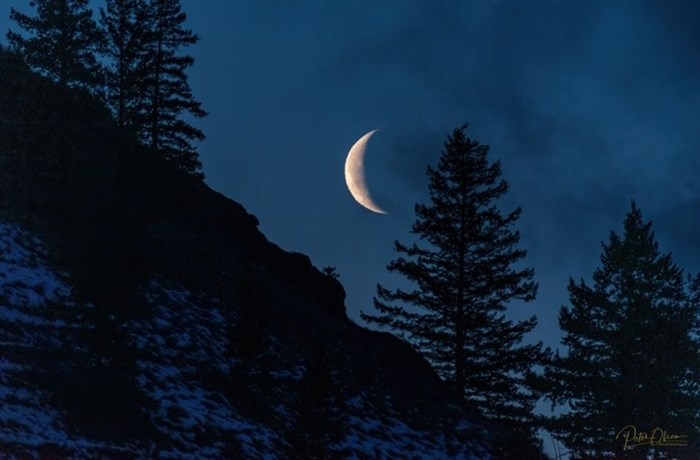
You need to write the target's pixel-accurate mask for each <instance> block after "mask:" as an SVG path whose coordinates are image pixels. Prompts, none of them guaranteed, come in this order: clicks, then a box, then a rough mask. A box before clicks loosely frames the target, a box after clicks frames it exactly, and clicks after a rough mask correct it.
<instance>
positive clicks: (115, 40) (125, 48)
mask: <svg viewBox="0 0 700 460" xmlns="http://www.w3.org/2000/svg"><path fill="white" fill-rule="evenodd" d="M32 5H33V6H35V7H36V16H29V15H26V14H23V13H21V12H19V11H17V10H15V9H14V8H13V9H12V10H11V13H10V17H11V19H12V20H13V21H15V22H16V23H17V25H18V26H19V27H20V29H22V30H23V31H24V32H25V33H24V34H21V33H18V32H14V31H9V32H8V34H7V39H8V42H9V43H10V49H11V50H12V51H14V52H16V53H17V54H18V55H19V56H21V58H22V59H23V60H24V61H25V62H26V63H27V64H28V65H29V66H30V67H31V68H32V69H33V70H35V71H37V72H39V73H40V74H42V75H44V76H46V77H48V78H51V79H52V80H54V81H55V82H57V83H59V84H60V85H62V86H66V87H70V88H82V89H85V90H87V91H89V92H91V93H92V94H94V95H95V96H97V97H99V98H101V99H102V100H103V102H104V103H106V104H107V106H108V107H109V108H110V109H111V112H112V114H113V117H114V119H115V120H116V123H117V125H118V126H119V127H120V128H121V129H122V130H124V131H125V132H127V133H129V134H131V135H132V136H133V137H135V138H137V139H139V140H140V141H141V143H142V144H144V145H146V146H148V147H150V148H152V149H154V150H156V151H158V152H160V153H161V154H162V155H164V156H165V157H166V158H168V159H169V160H171V161H172V163H173V164H174V165H176V166H177V167H178V168H179V169H181V170H183V171H185V172H187V173H189V174H192V175H194V176H196V177H200V178H201V177H203V175H202V173H201V166H202V165H201V163H200V162H199V160H198V155H197V151H196V149H195V147H194V145H193V142H194V141H201V140H203V139H204V133H203V132H202V131H201V130H199V129H198V128H196V127H194V126H192V125H191V124H190V123H189V122H188V121H186V120H185V118H184V117H185V116H186V115H189V116H192V117H195V118H201V117H204V116H206V112H205V111H204V110H203V109H202V108H201V103H200V102H199V101H197V100H196V99H195V98H194V96H193V95H192V91H191V89H190V86H189V83H188V80H187V75H186V70H187V69H188V68H189V67H191V66H192V65H193V63H194V59H193V58H192V57H191V56H188V55H183V54H181V53H180V50H181V49H182V48H183V47H185V46H189V45H193V44H195V43H197V41H198V40H199V37H198V36H197V35H195V34H193V33H192V31H191V30H188V29H186V28H185V27H184V22H185V20H186V16H185V13H184V12H183V11H182V9H181V5H180V0H107V1H106V6H105V8H104V9H103V8H100V11H99V13H100V17H99V24H98V22H97V21H95V20H94V19H93V12H92V10H91V9H90V8H89V6H88V0H33V1H32Z"/></svg>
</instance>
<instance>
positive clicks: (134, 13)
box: [100, 0, 148, 136]
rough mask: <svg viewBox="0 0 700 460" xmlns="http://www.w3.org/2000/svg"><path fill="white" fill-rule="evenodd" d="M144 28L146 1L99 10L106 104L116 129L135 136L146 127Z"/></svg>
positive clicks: (112, 1) (114, 2)
mask: <svg viewBox="0 0 700 460" xmlns="http://www.w3.org/2000/svg"><path fill="white" fill-rule="evenodd" d="M147 25H148V10H147V3H146V1H145V0H107V4H106V9H102V8H100V26H101V28H102V31H103V35H104V40H105V42H104V49H103V55H104V57H105V58H106V59H107V63H108V64H107V68H106V69H105V83H106V91H107V104H108V105H109V107H110V109H111V110H112V112H113V113H114V115H115V119H116V121H117V125H118V126H119V127H120V128H121V129H123V130H125V131H127V132H129V133H130V134H133V135H135V136H136V135H138V133H139V132H140V131H141V130H142V129H143V128H142V126H143V124H144V123H145V119H144V113H143V111H144V104H145V102H146V101H145V94H144V89H145V88H144V84H145V81H144V73H145V71H146V64H147V60H146V58H147V48H146V45H147V39H148V35H147V29H146V27H147Z"/></svg>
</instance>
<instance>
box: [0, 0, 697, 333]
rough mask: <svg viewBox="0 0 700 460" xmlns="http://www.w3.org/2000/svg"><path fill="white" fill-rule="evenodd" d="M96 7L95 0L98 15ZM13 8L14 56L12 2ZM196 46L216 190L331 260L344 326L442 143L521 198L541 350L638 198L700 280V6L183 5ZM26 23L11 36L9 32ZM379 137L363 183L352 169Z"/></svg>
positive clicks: (322, 260) (364, 301)
mask: <svg viewBox="0 0 700 460" xmlns="http://www.w3.org/2000/svg"><path fill="white" fill-rule="evenodd" d="M96 4H99V2H96ZM11 5H14V6H21V9H22V10H23V11H30V10H28V8H27V2H26V1H25V0H0V7H1V9H0V30H1V31H2V33H3V39H2V40H3V43H6V40H5V38H4V33H5V32H6V31H7V29H8V27H10V25H9V19H8V18H9V10H10V6H11ZM183 7H184V9H185V11H186V12H187V14H188V23H187V24H188V26H189V27H190V28H191V29H192V30H193V31H194V32H195V33H197V34H198V35H199V36H200V37H201V40H200V42H199V43H198V44H197V45H195V46H193V47H191V48H190V49H189V50H188V52H189V53H191V54H192V55H193V56H194V57H195V59H196V63H195V66H194V67H193V68H192V69H191V70H190V77H191V78H190V82H191V86H192V89H193V92H194V95H195V97H196V98H198V99H199V100H201V101H202V102H203V106H204V108H205V110H207V111H208V112H209V116H208V117H207V118H206V119H203V120H197V121H195V122H194V124H195V125H196V126H198V127H200V128H201V129H203V131H204V132H205V133H206V135H207V139H206V141H204V142H203V143H201V144H200V146H199V151H200V154H201V160H202V162H203V164H204V172H205V174H206V177H207V178H206V182H207V183H208V184H209V185H210V186H211V187H212V188H214V189H216V190H218V191H220V192H222V193H224V194H225V195H227V196H229V197H231V198H232V199H234V200H236V201H238V202H240V203H242V204H243V205H244V206H245V207H246V208H247V209H248V211H249V212H251V213H252V214H254V215H256V216H257V217H258V219H259V220H260V228H261V230H262V231H263V233H264V234H265V235H266V236H267V237H268V239H270V240H271V241H273V242H275V243H277V244H279V245H280V246H281V247H283V248H285V249H287V250H291V251H298V252H302V253H305V254H308V255H309V256H310V257H311V259H312V261H313V263H314V264H315V265H316V266H317V267H319V268H321V267H323V266H325V265H332V266H335V267H337V270H338V272H339V273H340V281H341V282H342V283H343V285H344V286H345V289H346V291H347V301H346V305H347V308H348V314H349V316H350V317H351V318H353V319H354V320H355V321H357V322H359V323H360V324H362V321H361V320H360V319H359V311H360V310H361V309H362V310H365V311H368V312H373V311H374V310H373V308H372V297H373V295H374V293H375V286H376V283H377V282H381V283H382V284H384V285H385V286H386V287H388V288H394V287H396V286H397V285H398V284H397V283H401V282H402V281H401V279H400V278H396V277H394V276H393V275H389V274H388V272H387V271H386V269H385V267H386V264H387V263H388V262H389V261H390V260H391V259H392V258H393V257H394V256H395V253H394V252H393V241H394V240H395V239H399V240H400V241H402V242H406V243H410V242H412V241H414V237H413V236H412V235H411V234H410V233H409V230H410V227H411V224H412V223H413V221H414V217H415V216H414V213H413V207H414V204H415V203H416V202H426V201H427V199H428V195H427V184H428V182H427V178H426V176H425V168H426V165H427V164H429V163H430V164H435V163H436V161H437V159H438V157H439V155H440V150H441V148H442V144H443V142H444V140H445V137H446V135H447V134H449V133H451V132H452V130H453V129H454V128H456V127H458V126H460V125H462V124H463V123H465V122H469V123H470V128H469V129H468V131H467V133H468V135H470V136H471V137H473V138H476V139H478V140H479V141H481V142H482V143H485V144H489V145H490V146H491V159H492V160H496V159H500V160H501V162H502V166H503V171H504V178H505V179H506V180H507V181H508V182H509V183H510V186H511V188H510V191H509V193H508V194H507V195H506V196H505V198H504V199H503V200H502V201H501V203H502V207H501V209H503V210H504V211H510V210H511V209H513V208H514V207H516V206H521V207H522V209H523V213H522V217H521V219H520V221H519V223H518V225H517V227H516V228H517V229H518V230H520V232H521V235H522V239H521V244H520V246H521V247H522V248H524V249H526V250H527V251H528V257H527V259H526V263H527V264H528V265H529V266H532V267H534V268H535V280H536V281H537V282H539V285H540V287H539V295H538V298H537V300H535V301H534V302H531V303H528V304H522V303H517V304H513V305H512V312H511V314H512V317H513V318H518V319H519V318H524V317H528V316H530V315H532V314H536V315H537V316H538V318H539V325H538V327H537V329H536V330H535V332H534V333H533V334H531V336H530V337H529V339H530V340H543V341H544V343H545V344H546V345H549V346H552V347H556V346H557V345H558V343H559V339H560V332H559V328H558V323H557V314H558V311H559V307H560V306H561V305H562V304H564V303H567V302H568V295H567V291H566V285H567V282H568V279H569V277H573V278H575V279H579V278H581V277H583V278H584V279H586V280H590V277H591V274H592V272H593V270H594V269H595V267H597V266H598V265H599V257H600V252H601V242H602V241H607V240H608V236H609V232H610V231H611V230H616V231H621V227H622V221H623V219H624V217H625V213H626V212H627V211H628V210H629V206H630V200H631V199H632V198H634V199H635V200H636V201H637V203H638V205H639V206H640V207H641V209H642V211H643V213H644V215H645V218H646V219H652V220H653V221H654V228H655V230H656V235H657V238H658V240H659V242H660V245H661V250H662V251H664V252H667V251H672V252H673V254H674V257H675V261H676V262H677V263H678V264H679V265H680V266H681V267H683V268H685V269H687V270H689V271H691V272H697V271H698V270H700V258H698V254H700V239H699V238H698V237H697V236H696V235H698V228H699V227H700V213H698V209H700V183H699V182H698V180H697V174H698V171H700V129H699V128H698V122H699V121H700V4H699V3H697V2H695V3H691V2H689V1H688V2H684V1H677V2H656V3H654V2H646V3H645V2H641V1H627V2H624V1H615V2H603V1H600V2H591V1H586V2H581V3H579V4H575V3H573V2H545V1H534V2H533V1H528V2H514V1H479V2H476V1H474V2H467V1H461V2H437V1H430V2H427V1H423V2H412V1H405V0H402V1H383V2H369V1H343V2H329V1H318V2H310V1H304V2H291V1H273V2H270V1H268V2H257V1H248V2H243V1H225V0H189V1H188V0H184V1H183ZM13 28H14V29H15V30H16V26H14V25H13ZM372 129H379V131H378V132H377V133H376V134H375V135H374V136H373V137H372V139H371V141H370V143H369V148H368V151H367V158H366V166H367V173H366V174H367V179H368V184H369V188H370V190H371V192H372V194H373V196H374V198H375V200H376V202H377V203H378V204H379V205H380V206H381V207H382V208H384V209H386V210H387V211H388V212H389V213H390V214H389V215H385V216H383V215H378V214H374V213H372V212H370V211H368V210H366V209H364V208H362V207H361V206H360V205H359V204H357V203H356V202H355V201H354V200H353V199H352V197H351V196H350V194H349V192H348V190H347V188H346V186H345V183H344V178H343V165H344V161H345V157H346V155H347V153H348V150H349V148H350V147H351V146H352V145H353V143H354V142H355V141H356V140H357V139H358V138H359V137H361V136H362V135H363V134H365V133H366V132H367V131H370V130H372Z"/></svg>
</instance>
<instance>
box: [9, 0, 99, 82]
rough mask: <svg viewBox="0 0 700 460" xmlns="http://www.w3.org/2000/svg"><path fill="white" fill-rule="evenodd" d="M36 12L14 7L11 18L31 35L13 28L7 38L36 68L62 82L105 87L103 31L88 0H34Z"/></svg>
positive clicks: (11, 45) (14, 48) (33, 4)
mask: <svg viewBox="0 0 700 460" xmlns="http://www.w3.org/2000/svg"><path fill="white" fill-rule="evenodd" d="M30 5H32V6H35V7H36V9H37V15H36V16H33V17H32V16H28V15H26V14H23V13H20V12H19V11H17V10H15V9H14V8H12V9H11V10H10V11H11V12H10V18H11V19H12V20H13V21H15V22H16V23H17V25H19V26H20V28H22V29H23V30H24V31H25V32H28V33H29V37H25V36H23V35H21V34H19V33H17V32H13V31H9V32H8V33H7V40H8V42H9V43H10V47H11V49H13V50H15V51H16V52H18V53H19V54H20V55H21V56H22V57H23V58H24V60H25V61H26V62H27V64H29V66H30V67H32V69H34V70H36V71H38V72H40V73H41V74H43V75H46V76H48V77H50V78H52V79H53V80H55V81H57V82H58V83H60V84H61V85H65V86H70V87H74V86H80V87H86V88H89V89H91V90H93V91H94V92H100V91H101V83H102V73H101V68H100V65H99V63H98V61H97V58H96V55H97V53H98V52H99V48H100V44H101V35H100V31H99V29H98V28H97V25H96V24H95V21H93V19H92V11H91V10H90V9H89V8H88V0H33V1H32V2H30Z"/></svg>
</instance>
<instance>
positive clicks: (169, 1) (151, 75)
mask: <svg viewBox="0 0 700 460" xmlns="http://www.w3.org/2000/svg"><path fill="white" fill-rule="evenodd" d="M148 17H149V18H150V19H149V22H148V25H147V27H148V32H147V34H146V35H147V43H146V63H145V66H144V68H143V75H142V77H143V78H142V82H143V90H144V94H145V96H146V97H145V99H144V103H143V104H142V106H141V111H142V114H143V117H144V126H143V130H142V133H141V137H142V140H143V141H144V142H145V143H146V144H147V145H150V146H151V147H152V148H154V149H158V150H160V151H162V152H163V153H164V154H165V155H166V157H168V158H169V159H170V160H172V161H173V162H174V163H175V164H176V165H177V166H178V167H179V168H180V169H182V170H184V171H187V172H189V173H191V174H193V175H196V176H200V177H201V173H200V170H201V163H200V162H199V160H198V158H197V157H198V155H197V152H196V149H195V148H194V146H193V145H192V142H193V141H195V140H203V139H204V133H203V132H202V131H201V130H199V129H197V128H195V127H194V126H192V125H191V124H189V123H188V122H187V121H185V120H184V119H183V115H185V114H189V115H192V116H194V117H196V118H201V117H204V116H206V112H205V111H204V110H202V108H201V102H199V101H197V100H195V99H194V97H193V95H192V90H191V89H190V85H189V83H188V81H187V75H186V73H185V71H186V70H187V68H189V67H190V66H192V65H193V64H194V59H193V58H192V56H187V55H181V54H179V51H180V49H181V48H182V47H184V46H189V45H193V44H195V43H197V41H199V37H198V36H197V35H195V34H193V33H192V31H191V30H189V29H185V28H184V27H183V24H184V22H185V20H186V15H185V13H184V12H183V11H182V9H181V7H180V0H150V1H149V2H148Z"/></svg>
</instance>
